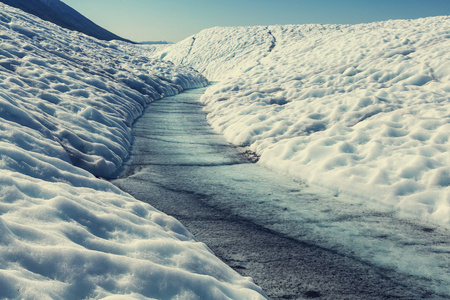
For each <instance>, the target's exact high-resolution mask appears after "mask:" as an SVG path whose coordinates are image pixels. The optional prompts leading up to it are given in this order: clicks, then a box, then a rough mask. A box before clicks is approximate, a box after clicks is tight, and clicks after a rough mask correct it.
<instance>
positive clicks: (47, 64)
mask: <svg viewBox="0 0 450 300" xmlns="http://www.w3.org/2000/svg"><path fill="white" fill-rule="evenodd" d="M0 41H1V43H0V169H1V174H0V298H2V299H4V298H8V299H18V298H20V299H83V298H95V299H98V298H110V299H112V298H115V297H118V298H121V299H123V298H127V299H143V298H158V299H172V298H176V299H197V298H202V299H238V298H241V299H262V298H264V296H262V292H261V291H260V289H259V288H258V287H257V286H255V285H254V283H253V282H252V281H251V279H249V278H242V277H241V276H239V275H238V274H237V273H236V272H234V271H233V270H231V269H230V268H229V267H228V266H226V265H225V264H224V263H222V262H221V261H220V260H218V259H217V258H216V257H215V256H214V255H213V254H212V253H211V251H210V250H209V249H208V248H207V247H206V246H205V245H204V244H202V243H199V242H197V241H196V240H195V238H194V237H193V236H192V235H191V234H190V233H189V232H187V231H186V229H185V228H184V227H183V226H182V225H181V224H180V223H179V222H178V221H176V220H175V219H173V218H172V217H169V216H167V215H165V214H163V213H161V212H158V211H157V210H155V209H154V208H152V207H151V206H149V205H147V204H144V203H141V202H139V201H137V200H136V199H134V198H132V197H131V196H129V195H127V194H125V193H123V192H122V191H120V190H119V189H117V188H116V187H114V186H113V185H112V184H110V183H108V182H107V181H105V180H101V179H97V178H96V177H95V176H94V175H96V176H100V177H111V176H114V175H115V174H116V173H117V170H118V169H119V168H120V166H121V164H122V162H123V160H124V159H126V157H127V156H128V151H129V148H130V141H131V125H132V123H133V121H134V120H135V119H136V118H137V117H139V116H140V115H141V114H142V112H143V110H144V107H145V106H146V105H147V104H149V103H150V102H151V101H154V100H157V99H159V98H161V97H163V96H169V95H174V94H176V93H178V92H180V91H181V90H183V89H186V88H192V87H199V86H204V85H205V84H206V82H207V81H206V79H205V78H204V77H203V76H201V75H200V74H199V73H197V72H196V71H194V70H192V69H191V68H183V67H175V66H174V65H173V64H172V63H169V62H162V61H159V60H154V59H148V58H147V57H145V56H142V55H140V54H139V53H141V52H142V51H143V50H142V49H140V48H137V47H138V46H134V45H127V44H123V43H119V42H114V43H107V42H100V41H98V40H96V39H93V38H90V37H87V36H85V35H82V34H80V33H76V32H71V31H68V30H65V29H62V28H59V27H57V26H56V25H53V24H50V23H47V22H43V21H42V20H40V19H38V18H36V17H33V16H31V15H28V14H25V13H23V12H21V11H19V10H17V9H14V8H11V7H9V6H6V5H4V4H2V3H0ZM141 54H144V53H141ZM88 171H89V172H88Z"/></svg>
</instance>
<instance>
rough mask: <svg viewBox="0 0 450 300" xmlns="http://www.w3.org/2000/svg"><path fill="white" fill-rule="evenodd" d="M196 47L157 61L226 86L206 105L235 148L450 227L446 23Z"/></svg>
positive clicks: (211, 41) (312, 28)
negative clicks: (191, 69) (180, 66)
mask: <svg viewBox="0 0 450 300" xmlns="http://www.w3.org/2000/svg"><path fill="white" fill-rule="evenodd" d="M268 32H270V34H268ZM195 38H196V42H195V44H194V45H193V47H192V49H191V51H190V52H189V55H188V56H186V55H184V54H185V53H187V49H189V48H188V47H189V45H190V41H191V39H190V38H187V39H186V40H184V41H182V42H180V43H178V44H175V45H173V46H171V47H169V48H166V49H164V50H162V52H160V53H159V54H158V55H159V57H164V58H165V59H168V60H171V61H173V62H175V63H179V62H181V61H182V60H183V62H184V63H185V64H187V65H189V66H192V67H194V68H196V69H197V70H199V71H201V72H203V74H205V75H206V76H207V77H208V79H209V80H217V81H220V83H218V84H216V85H215V86H213V87H211V88H210V89H208V90H207V92H206V94H205V95H204V97H203V102H204V103H205V104H206V111H207V112H208V113H209V115H208V119H209V122H210V123H211V125H212V126H213V127H214V128H215V130H217V131H218V132H220V133H222V134H224V135H225V137H226V138H227V139H228V141H230V142H231V143H233V144H236V145H240V146H248V147H249V148H250V149H251V150H252V151H254V152H256V153H257V154H259V155H261V159H260V163H262V164H264V165H266V166H268V167H271V168H273V169H276V170H280V171H282V172H286V173H289V174H291V175H294V176H296V177H299V178H302V179H304V180H305V181H307V182H309V183H311V184H315V185H320V186H322V187H326V188H329V189H331V190H333V191H335V192H336V193H337V194H339V193H345V194H346V195H347V196H346V197H345V198H349V197H348V196H349V194H350V195H353V196H355V199H353V200H352V201H356V202H357V201H363V202H365V203H366V204H369V205H371V206H375V207H378V208H385V209H388V210H395V211H398V212H400V213H401V214H403V215H408V216H413V217H416V218H419V219H422V220H428V221H433V222H436V223H438V224H443V225H446V226H450V103H449V102H450V101H449V100H450V97H449V92H450V52H449V51H448V49H450V17H448V16H445V17H432V18H425V19H418V20H397V21H387V22H379V23H372V24H360V25H291V26H269V27H262V26H261V27H230V28H220V27H218V28H212V29H208V30H204V31H202V32H200V33H198V34H196V35H195ZM275 40H276V47H272V48H271V45H273V41H275ZM267 49H271V50H272V51H270V52H268V51H267ZM343 198H344V197H343Z"/></svg>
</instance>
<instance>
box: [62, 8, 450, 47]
mask: <svg viewBox="0 0 450 300" xmlns="http://www.w3.org/2000/svg"><path fill="white" fill-rule="evenodd" d="M62 1H63V2H64V3H66V4H67V5H69V6H71V7H72V8H74V9H76V10H77V11H78V12H80V13H81V14H83V15H84V16H86V17H87V18H89V19H91V20H92V21H93V22H95V23H97V24H98V25H100V26H102V27H104V28H106V29H108V30H109V31H112V32H113V33H115V34H117V35H119V36H121V37H123V38H127V39H130V40H133V41H137V42H140V41H160V40H164V41H171V42H178V41H180V40H183V39H184V38H187V37H189V36H191V35H193V34H195V33H197V32H199V31H201V30H202V29H206V28H210V27H214V26H247V25H275V24H279V25H285V24H310V23H321V24H357V23H368V22H375V21H384V20H389V19H416V18H422V17H429V16H442V15H450V0H427V1H425V0H377V1H369V0H277V1H274V0H272V1H269V0H227V1H217V0H190V1H186V0H165V1H164V0H128V1H125V0H62Z"/></svg>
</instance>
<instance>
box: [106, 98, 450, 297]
mask: <svg viewBox="0 0 450 300" xmlns="http://www.w3.org/2000/svg"><path fill="white" fill-rule="evenodd" d="M203 92H204V89H198V90H191V91H188V92H185V93H183V94H180V95H178V96H174V97H168V98H164V99H163V100H160V101H157V102H155V103H153V104H151V105H150V106H149V107H148V109H147V111H146V113H145V115H144V116H143V117H142V118H141V119H140V120H139V121H138V122H137V123H136V124H135V126H134V137H135V140H134V144H133V151H132V155H131V158H130V159H129V161H128V162H127V163H126V165H125V168H124V170H123V172H122V175H121V177H120V178H119V179H117V180H115V181H113V183H114V184H116V185H117V186H119V187H120V188H122V189H123V190H125V191H127V192H129V193H130V194H132V195H133V196H134V197H136V198H137V199H140V200H142V201H145V202H148V203H150V204H151V205H153V206H154V207H155V208H157V209H160V210H162V211H163V212H165V213H168V214H170V215H172V216H174V217H176V218H177V219H178V220H180V221H181V222H182V223H183V224H184V225H185V226H186V227H187V228H188V230H189V231H191V232H192V233H193V234H194V235H195V236H196V237H197V239H199V240H200V241H202V242H205V243H206V244H207V245H208V246H209V247H210V248H211V249H212V250H213V251H214V252H215V253H216V255H217V256H219V257H220V258H221V259H222V260H224V261H225V262H227V263H228V264H229V265H230V266H232V267H233V268H234V269H235V270H237V271H238V272H239V273H241V274H243V275H245V276H251V277H252V278H253V279H254V280H255V282H256V283H257V284H258V285H260V286H261V287H262V288H263V290H265V292H266V293H267V294H268V295H269V297H271V298H273V299H303V298H305V299H307V298H321V299H392V298H399V299H447V298H449V299H450V272H449V269H450V239H449V237H450V233H449V232H448V230H446V229H443V228H440V227H438V226H436V225H432V224H424V223H418V222H416V221H411V220H405V219H400V218H398V217H397V216H396V215H395V214H393V213H392V212H390V211H388V210H385V211H374V210H371V209H369V208H367V207H364V206H363V205H358V206H357V205H353V204H351V203H350V201H349V202H348V203H346V202H344V201H342V200H341V199H340V198H339V199H338V198H336V197H335V195H333V194H329V193H328V192H325V191H320V190H317V189H314V188H311V187H308V186H306V185H305V184H303V183H301V182H297V181H294V180H292V179H291V178H289V177H286V176H284V175H281V174H277V173H274V172H273V171H270V170H267V169H265V168H263V167H261V166H259V165H258V164H254V163H251V162H250V161H249V160H248V159H247V158H246V157H245V156H244V155H242V154H241V153H240V152H239V151H237V149H236V148H235V147H233V146H232V145H229V144H228V143H227V142H226V141H225V140H224V138H223V137H222V136H220V135H217V134H215V133H214V132H213V131H212V129H211V128H210V127H209V126H208V124H207V122H206V117H205V113H204V112H203V110H202V108H203V106H202V104H201V103H200V101H199V98H200V96H201V94H202V93H203Z"/></svg>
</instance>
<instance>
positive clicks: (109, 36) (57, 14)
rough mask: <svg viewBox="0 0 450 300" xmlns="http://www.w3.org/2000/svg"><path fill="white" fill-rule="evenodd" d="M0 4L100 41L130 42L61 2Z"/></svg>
mask: <svg viewBox="0 0 450 300" xmlns="http://www.w3.org/2000/svg"><path fill="white" fill-rule="evenodd" d="M0 2H3V3H5V4H7V5H10V6H13V7H16V8H19V9H21V10H23V11H25V12H27V13H30V14H33V15H35V16H37V17H39V18H41V19H43V20H46V21H50V22H52V23H55V24H57V25H59V26H61V27H64V28H67V29H70V30H76V31H79V32H82V33H85V34H87V35H90V36H93V37H95V38H98V39H100V40H106V41H110V40H122V41H126V42H130V41H129V40H126V39H124V38H121V37H120V36H117V35H115V34H114V33H111V32H110V31H108V30H106V29H104V28H102V27H100V26H98V25H97V24H95V23H94V22H92V21H91V20H89V19H88V18H86V17H84V16H83V15H82V14H80V13H79V12H77V11H76V10H74V9H73V8H71V7H70V6H68V5H66V4H65V3H63V2H61V1H59V0H0Z"/></svg>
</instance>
